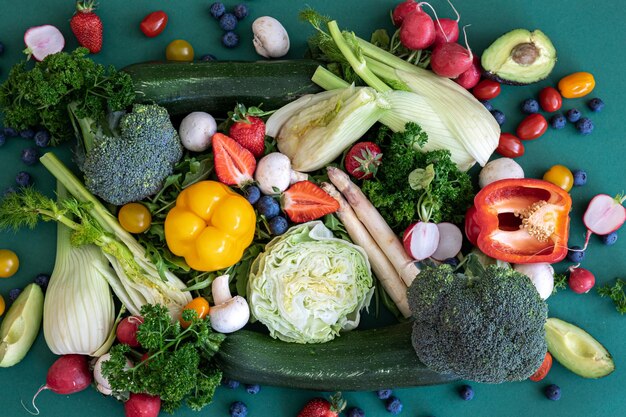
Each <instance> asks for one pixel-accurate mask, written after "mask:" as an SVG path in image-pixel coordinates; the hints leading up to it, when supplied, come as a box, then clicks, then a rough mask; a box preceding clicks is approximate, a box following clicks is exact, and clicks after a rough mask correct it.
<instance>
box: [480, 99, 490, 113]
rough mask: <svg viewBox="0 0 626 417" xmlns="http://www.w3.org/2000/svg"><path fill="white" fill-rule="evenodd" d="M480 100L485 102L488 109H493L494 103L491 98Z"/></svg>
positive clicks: (484, 104)
mask: <svg viewBox="0 0 626 417" xmlns="http://www.w3.org/2000/svg"><path fill="white" fill-rule="evenodd" d="M480 102H481V103H482V104H483V106H485V108H486V109H487V110H489V111H491V110H493V104H491V101H489V100H481V101H480Z"/></svg>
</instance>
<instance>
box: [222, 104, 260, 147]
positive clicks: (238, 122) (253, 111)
mask: <svg viewBox="0 0 626 417" xmlns="http://www.w3.org/2000/svg"><path fill="white" fill-rule="evenodd" d="M266 114H268V113H266V112H264V111H262V110H261V109H259V108H257V107H250V108H249V109H246V107H245V106H244V105H243V104H237V107H235V111H234V112H232V113H230V115H231V117H230V118H231V120H232V121H233V122H234V123H233V124H232V126H231V127H230V130H229V132H228V134H229V135H230V137H231V138H233V139H235V140H236V141H237V142H238V143H239V144H240V145H241V146H243V147H244V148H246V149H247V150H249V151H250V152H252V154H253V155H254V156H255V157H256V158H260V157H261V156H263V154H264V153H265V122H263V120H262V119H261V118H260V117H259V116H264V115H266Z"/></svg>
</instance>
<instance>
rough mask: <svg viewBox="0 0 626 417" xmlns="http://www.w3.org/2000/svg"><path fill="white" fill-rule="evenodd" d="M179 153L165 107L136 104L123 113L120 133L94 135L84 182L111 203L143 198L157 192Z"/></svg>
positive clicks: (123, 202)
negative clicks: (129, 111) (130, 109)
mask: <svg viewBox="0 0 626 417" xmlns="http://www.w3.org/2000/svg"><path fill="white" fill-rule="evenodd" d="M182 153H183V150H182V145H181V143H180V138H179V137H178V133H177V132H176V129H174V126H172V123H171V121H170V118H169V114H168V113H167V110H166V109H165V108H163V107H161V106H158V105H156V104H135V105H134V106H133V110H132V112H131V113H128V114H125V115H124V116H122V118H121V120H120V122H119V136H102V137H96V138H94V142H93V147H92V148H91V149H90V150H89V151H88V152H87V155H86V156H85V159H84V162H83V164H82V170H83V173H84V175H85V185H86V186H87V188H88V189H89V191H91V192H92V193H94V194H95V195H97V196H99V197H100V198H102V199H103V200H105V201H107V202H109V203H111V204H115V205H122V204H125V203H128V202H131V201H138V200H142V199H144V198H146V197H148V196H150V195H152V194H155V193H156V192H157V191H159V189H160V188H161V187H162V185H163V181H164V180H165V179H166V178H167V177H168V176H169V175H170V174H171V173H172V171H173V169H174V165H175V164H176V163H177V162H178V161H179V160H180V158H181V157H182Z"/></svg>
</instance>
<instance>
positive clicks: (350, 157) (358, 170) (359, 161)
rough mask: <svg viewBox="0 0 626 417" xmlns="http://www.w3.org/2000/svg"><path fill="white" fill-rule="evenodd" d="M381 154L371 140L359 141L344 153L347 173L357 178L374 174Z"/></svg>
mask: <svg viewBox="0 0 626 417" xmlns="http://www.w3.org/2000/svg"><path fill="white" fill-rule="evenodd" d="M382 157H383V154H382V153H381V150H380V148H379V147H378V145H376V144H375V143H373V142H359V143H357V144H356V145H354V146H353V147H352V148H350V150H349V151H348V153H347V154H346V159H345V161H344V165H345V167H346V171H348V174H350V175H352V176H353V177H354V178H356V179H357V180H367V179H370V178H372V177H373V176H374V175H376V171H378V167H379V166H380V163H381V159H382Z"/></svg>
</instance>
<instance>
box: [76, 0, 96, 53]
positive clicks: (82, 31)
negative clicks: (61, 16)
mask: <svg viewBox="0 0 626 417" xmlns="http://www.w3.org/2000/svg"><path fill="white" fill-rule="evenodd" d="M95 9H96V5H95V3H94V1H93V0H85V1H78V2H76V12H75V13H74V16H72V19H71V20H70V27H71V28H72V32H74V36H76V39H77V40H78V43H79V44H80V46H84V47H85V48H87V49H89V51H90V52H91V53H92V54H97V53H98V52H100V50H101V49H102V20H100V17H99V16H98V15H97V14H95V13H94V10H95Z"/></svg>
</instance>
